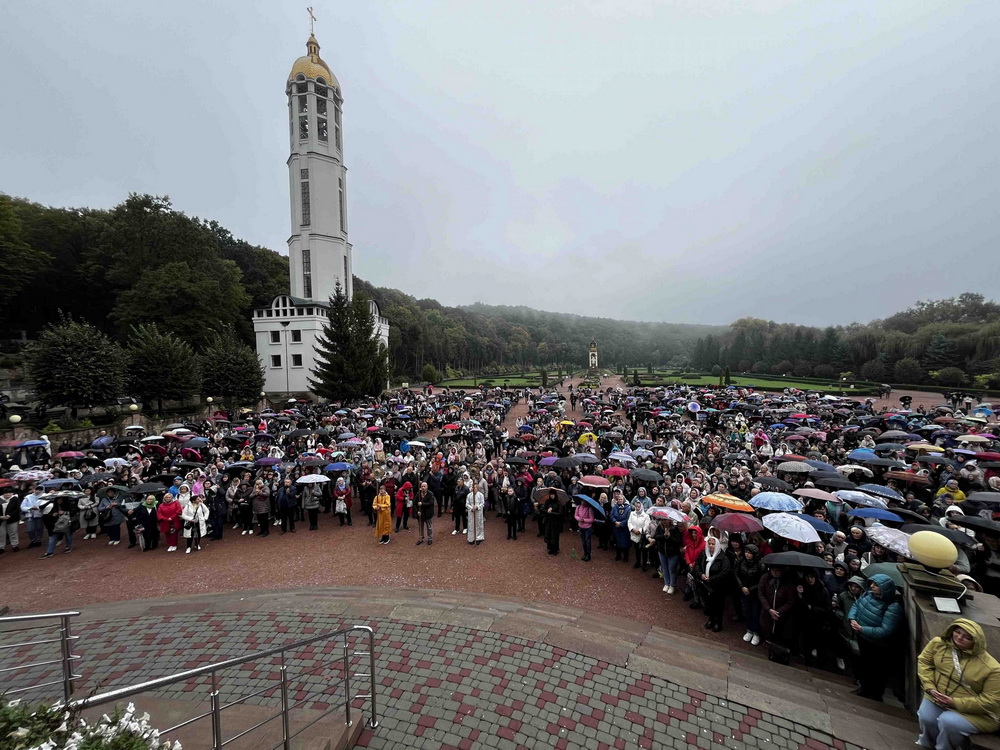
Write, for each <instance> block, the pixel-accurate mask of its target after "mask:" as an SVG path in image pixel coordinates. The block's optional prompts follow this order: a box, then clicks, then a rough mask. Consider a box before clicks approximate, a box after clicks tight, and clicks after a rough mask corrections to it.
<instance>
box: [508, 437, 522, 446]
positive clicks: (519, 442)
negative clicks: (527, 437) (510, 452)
mask: <svg viewBox="0 0 1000 750" xmlns="http://www.w3.org/2000/svg"><path fill="white" fill-rule="evenodd" d="M507 442H508V443H510V444H511V445H524V441H523V440H521V438H518V437H511V438H507Z"/></svg>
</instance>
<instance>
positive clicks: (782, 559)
mask: <svg viewBox="0 0 1000 750" xmlns="http://www.w3.org/2000/svg"><path fill="white" fill-rule="evenodd" d="M760 561H761V562H762V563H764V564H765V565H784V566H786V567H789V568H821V569H823V570H832V569H833V566H832V565H830V563H828V562H827V561H826V560H824V559H823V558H822V557H816V556H815V555H806V554H803V553H802V552H772V553H771V554H770V555H764V557H762V558H761V560H760Z"/></svg>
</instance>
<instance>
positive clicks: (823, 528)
mask: <svg viewBox="0 0 1000 750" xmlns="http://www.w3.org/2000/svg"><path fill="white" fill-rule="evenodd" d="M798 517H799V518H801V519H802V520H803V521H805V522H806V523H807V524H809V525H810V526H812V527H813V528H814V529H816V531H818V532H820V533H821V534H832V533H833V532H834V531H836V529H834V528H833V526H831V525H830V524H828V523H827V522H826V521H823V520H821V519H819V518H816V516H810V515H807V514H805V513H799V516H798Z"/></svg>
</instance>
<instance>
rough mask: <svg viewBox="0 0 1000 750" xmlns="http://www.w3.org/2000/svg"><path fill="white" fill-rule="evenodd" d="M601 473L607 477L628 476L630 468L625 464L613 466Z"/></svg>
mask: <svg viewBox="0 0 1000 750" xmlns="http://www.w3.org/2000/svg"><path fill="white" fill-rule="evenodd" d="M601 473H602V474H603V475H604V476H606V477H627V476H628V475H629V471H628V469H626V468H625V467H624V466H611V467H609V468H607V469H605V470H604V471H602V472H601Z"/></svg>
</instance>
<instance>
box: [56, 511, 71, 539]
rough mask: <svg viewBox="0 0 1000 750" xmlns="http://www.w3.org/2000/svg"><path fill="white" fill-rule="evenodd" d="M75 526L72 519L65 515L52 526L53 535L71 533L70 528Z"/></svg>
mask: <svg viewBox="0 0 1000 750" xmlns="http://www.w3.org/2000/svg"><path fill="white" fill-rule="evenodd" d="M72 525H73V521H72V519H71V518H70V517H69V516H68V515H66V514H63V515H61V516H59V518H57V519H56V522H55V524H54V525H53V526H52V533H54V534H65V533H66V532H67V531H69V527H70V526H72Z"/></svg>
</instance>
